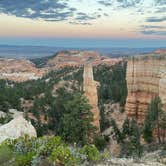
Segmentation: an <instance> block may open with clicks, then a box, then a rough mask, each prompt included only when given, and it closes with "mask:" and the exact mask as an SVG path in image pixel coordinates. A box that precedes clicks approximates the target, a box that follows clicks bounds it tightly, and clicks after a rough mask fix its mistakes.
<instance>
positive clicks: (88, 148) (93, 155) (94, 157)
mask: <svg viewBox="0 0 166 166" xmlns="http://www.w3.org/2000/svg"><path fill="white" fill-rule="evenodd" d="M80 153H81V154H84V155H86V156H87V158H88V160H90V161H99V160H100V159H101V155H100V152H99V151H98V149H97V148H96V147H95V145H84V146H83V147H82V149H81V150H80Z"/></svg>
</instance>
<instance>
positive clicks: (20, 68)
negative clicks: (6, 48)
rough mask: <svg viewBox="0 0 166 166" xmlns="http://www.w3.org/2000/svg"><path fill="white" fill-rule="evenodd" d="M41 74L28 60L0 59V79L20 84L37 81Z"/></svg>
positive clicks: (42, 72)
mask: <svg viewBox="0 0 166 166" xmlns="http://www.w3.org/2000/svg"><path fill="white" fill-rule="evenodd" d="M43 74H44V71H42V70H41V69H37V68H36V67H35V65H34V64H33V63H32V62H30V61H29V60H25V59H5V58H0V79H7V80H12V81H17V82H22V81H26V80H36V79H39V78H41V77H42V76H43Z"/></svg>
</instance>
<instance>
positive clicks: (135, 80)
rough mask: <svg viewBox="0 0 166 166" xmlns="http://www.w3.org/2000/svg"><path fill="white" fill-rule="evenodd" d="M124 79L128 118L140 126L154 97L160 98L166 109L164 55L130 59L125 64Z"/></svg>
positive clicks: (165, 65) (165, 63)
mask: <svg viewBox="0 0 166 166" xmlns="http://www.w3.org/2000/svg"><path fill="white" fill-rule="evenodd" d="M160 53H161V52H160ZM126 79H127V88H128V96H127V102H126V111H127V114H128V116H129V117H134V118H136V119H137V120H138V122H139V123H140V124H142V123H143V122H144V119H145V115H146V112H147V107H148V104H149V103H150V101H151V100H152V98H153V97H154V96H160V98H161V100H162V103H163V104H164V107H165V108H166V54H157V53H156V54H150V55H144V56H137V57H132V58H131V59H130V60H129V61H128V64H127V76H126Z"/></svg>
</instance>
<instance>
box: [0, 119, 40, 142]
mask: <svg viewBox="0 0 166 166" xmlns="http://www.w3.org/2000/svg"><path fill="white" fill-rule="evenodd" d="M24 135H28V136H30V137H37V134H36V130H35V128H34V127H33V126H32V124H31V123H30V122H28V121H27V120H25V119H24V118H23V117H22V116H18V117H16V118H14V119H13V120H11V121H10V122H9V123H7V124H5V125H2V126H0V143H1V142H3V141H4V140H6V139H16V138H19V137H21V136H24Z"/></svg>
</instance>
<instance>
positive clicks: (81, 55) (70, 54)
mask: <svg viewBox="0 0 166 166" xmlns="http://www.w3.org/2000/svg"><path fill="white" fill-rule="evenodd" d="M121 60H122V59H121V58H109V57H105V56H101V55H100V54H99V53H98V52H95V51H61V52H59V53H58V54H57V56H55V57H54V58H52V59H50V60H48V62H47V65H46V66H47V67H49V68H60V67H66V66H83V65H84V64H85V63H88V62H90V63H91V64H92V65H93V66H96V65H99V64H107V65H114V64H116V63H119V62H120V61H121Z"/></svg>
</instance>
